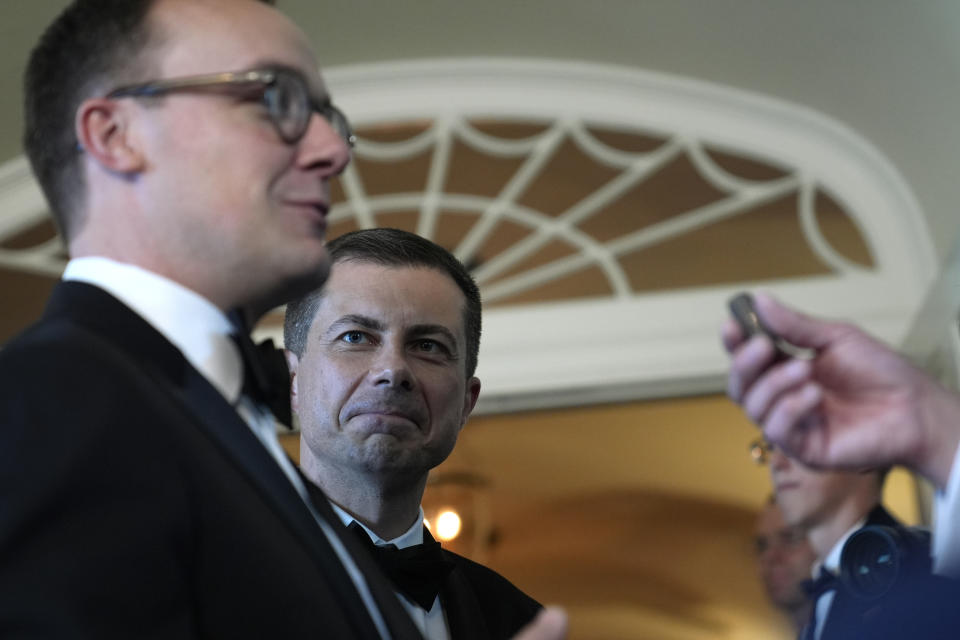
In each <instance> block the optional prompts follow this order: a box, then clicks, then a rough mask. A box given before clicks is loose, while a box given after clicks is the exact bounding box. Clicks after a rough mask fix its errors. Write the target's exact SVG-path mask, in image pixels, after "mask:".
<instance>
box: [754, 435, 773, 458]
mask: <svg viewBox="0 0 960 640" xmlns="http://www.w3.org/2000/svg"><path fill="white" fill-rule="evenodd" d="M774 451H776V447H774V446H773V445H772V444H770V443H769V442H767V441H766V440H764V439H763V438H758V439H756V440H754V441H753V442H751V443H750V459H751V460H753V462H754V464H767V463H768V462H769V461H770V454H771V453H773V452H774Z"/></svg>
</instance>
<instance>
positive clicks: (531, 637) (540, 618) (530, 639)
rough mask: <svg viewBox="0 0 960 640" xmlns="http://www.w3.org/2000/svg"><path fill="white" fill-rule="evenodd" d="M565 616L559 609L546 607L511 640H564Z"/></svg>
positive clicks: (565, 629)
mask: <svg viewBox="0 0 960 640" xmlns="http://www.w3.org/2000/svg"><path fill="white" fill-rule="evenodd" d="M566 637H567V614H566V612H565V611H564V610H563V609H561V608H560V607H552V606H551V607H546V608H544V609H543V610H542V611H541V612H540V613H538V614H537V617H535V618H534V619H533V621H532V622H531V623H530V624H528V625H527V626H525V627H524V628H523V629H521V630H520V633H518V634H517V635H515V636H513V640H564V638H566Z"/></svg>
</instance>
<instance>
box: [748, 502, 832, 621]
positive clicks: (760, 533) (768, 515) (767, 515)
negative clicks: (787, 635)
mask: <svg viewBox="0 0 960 640" xmlns="http://www.w3.org/2000/svg"><path fill="white" fill-rule="evenodd" d="M753 540H754V551H755V552H756V556H757V568H758V570H759V573H760V580H761V581H762V582H763V588H764V591H766V594H767V598H768V599H769V600H770V602H771V603H772V604H773V605H774V606H775V607H776V608H777V609H779V610H780V611H782V612H783V613H784V614H785V615H786V617H787V619H788V620H789V621H790V624H791V628H792V629H793V631H794V633H799V632H800V631H801V630H802V629H803V626H804V625H805V624H806V623H807V620H809V618H810V611H811V607H810V596H808V595H807V593H806V591H805V590H804V588H803V584H804V583H805V582H806V581H807V580H809V579H810V571H811V569H812V568H813V563H814V562H816V559H817V556H816V554H815V553H814V551H813V549H812V548H811V547H810V543H809V542H808V541H807V535H806V532H805V531H804V530H803V529H802V528H801V527H797V526H790V525H789V524H787V522H786V520H785V519H784V517H783V513H782V512H781V510H780V507H779V506H777V503H776V499H775V497H774V496H770V500H768V501H767V503H766V504H765V505H763V508H762V509H761V510H760V515H759V516H758V517H757V524H756V530H755V532H754V537H753Z"/></svg>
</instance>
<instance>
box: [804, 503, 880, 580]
mask: <svg viewBox="0 0 960 640" xmlns="http://www.w3.org/2000/svg"><path fill="white" fill-rule="evenodd" d="M865 524H867V519H866V517H863V518H861V519H860V520H859V521H858V522H857V523H856V524H855V525H853V526H852V527H850V528H849V529H848V530H847V532H846V533H844V534H843V535H842V536H840V539H839V540H837V543H836V544H834V545H833V548H832V549H830V553H828V554H827V557H826V558H824V560H823V563H822V564H818V565H814V567H813V577H814V579H816V578H817V576H819V575H820V568H821V567H823V568H824V569H826V570H828V571H830V572H831V573H833V574H838V573H839V571H840V555H841V554H842V553H843V545H844V544H846V542H847V539H849V538H850V536H852V535H853V534H854V533H856V532H857V531H858V530H859V529H862V528H863V526H864V525H865Z"/></svg>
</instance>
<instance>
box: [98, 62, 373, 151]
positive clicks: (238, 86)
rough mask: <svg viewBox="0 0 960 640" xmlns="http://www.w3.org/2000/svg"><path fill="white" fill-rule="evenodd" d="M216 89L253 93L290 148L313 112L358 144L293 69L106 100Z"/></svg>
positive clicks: (129, 90)
mask: <svg viewBox="0 0 960 640" xmlns="http://www.w3.org/2000/svg"><path fill="white" fill-rule="evenodd" d="M214 89H233V90H236V91H241V92H242V91H249V92H253V93H254V95H257V98H258V99H259V100H261V101H262V102H263V104H264V106H265V107H266V109H267V113H268V114H269V116H270V121H271V122H272V123H273V126H274V127H275V128H276V130H277V133H278V134H279V135H280V137H281V138H282V139H283V141H284V142H286V143H288V144H293V143H295V142H298V141H299V140H300V139H301V138H302V137H303V136H304V134H305V133H306V132H307V128H308V127H309V126H310V118H311V116H312V115H313V114H314V112H316V113H319V114H320V115H321V116H322V117H323V119H324V120H326V121H327V122H329V123H330V126H331V127H332V128H333V130H334V131H336V132H337V134H338V135H339V136H340V137H341V138H343V140H344V142H346V143H347V145H348V146H349V147H351V148H352V147H353V145H354V143H355V142H356V136H355V135H354V133H353V129H352V128H351V127H350V122H349V121H348V120H347V117H346V116H345V115H344V114H343V112H342V111H340V109H338V108H337V107H335V106H333V103H332V102H330V100H329V99H327V100H324V101H323V102H317V101H316V100H314V99H313V97H312V96H311V95H310V89H309V87H308V85H307V81H306V79H304V78H303V76H302V75H300V74H299V73H297V72H296V71H294V70H292V69H285V68H276V69H254V70H251V71H237V72H228V73H212V74H207V75H200V76H187V77H184V78H170V79H165V80H154V81H152V82H144V83H141V84H134V85H127V86H123V87H118V88H116V89H114V90H113V91H111V92H110V93H108V94H107V96H106V97H107V98H126V97H153V96H160V95H163V94H166V93H172V92H176V91H202V90H214Z"/></svg>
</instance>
